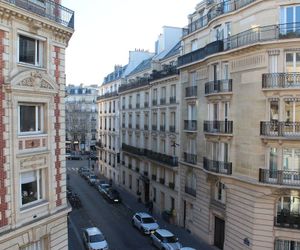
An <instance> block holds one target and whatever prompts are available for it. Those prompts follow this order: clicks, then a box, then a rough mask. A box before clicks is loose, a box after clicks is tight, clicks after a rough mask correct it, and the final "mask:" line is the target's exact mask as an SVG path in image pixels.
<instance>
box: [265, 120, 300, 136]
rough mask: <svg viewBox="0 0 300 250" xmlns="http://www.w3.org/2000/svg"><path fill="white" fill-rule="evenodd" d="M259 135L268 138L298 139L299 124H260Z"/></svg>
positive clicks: (271, 122)
mask: <svg viewBox="0 0 300 250" xmlns="http://www.w3.org/2000/svg"><path fill="white" fill-rule="evenodd" d="M260 135H262V136H269V137H285V138H298V137H300V122H278V121H270V122H260Z"/></svg>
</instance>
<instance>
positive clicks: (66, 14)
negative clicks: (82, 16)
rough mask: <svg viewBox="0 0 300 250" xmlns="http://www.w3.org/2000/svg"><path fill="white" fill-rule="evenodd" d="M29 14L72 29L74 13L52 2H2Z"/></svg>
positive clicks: (48, 0) (45, 0)
mask: <svg viewBox="0 0 300 250" xmlns="http://www.w3.org/2000/svg"><path fill="white" fill-rule="evenodd" d="M4 1H5V2H8V3H10V4H13V5H15V6H17V7H19V8H22V9H24V10H27V11H29V12H31V13H34V14H36V15H39V16H41V17H45V18H47V19H49V20H51V21H54V22H56V23H58V24H61V25H63V26H65V27H68V28H71V29H74V11H73V10H70V9H68V8H66V7H64V6H62V5H60V4H58V3H55V2H54V1H50V0H44V1H40V2H34V1H30V0H4Z"/></svg>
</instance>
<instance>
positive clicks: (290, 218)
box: [274, 211, 300, 230]
mask: <svg viewBox="0 0 300 250" xmlns="http://www.w3.org/2000/svg"><path fill="white" fill-rule="evenodd" d="M274 226H276V227H283V228H292V229H298V230H299V229H300V214H299V212H298V213H291V212H290V211H282V212H280V213H278V214H277V216H275V217H274Z"/></svg>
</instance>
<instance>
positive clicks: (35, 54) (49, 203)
mask: <svg viewBox="0 0 300 250" xmlns="http://www.w3.org/2000/svg"><path fill="white" fill-rule="evenodd" d="M0 6H1V20H0V23H1V25H0V61H1V74H0V85H1V95H0V106H1V113H0V114H1V115H0V123H1V126H0V142H1V147H0V151H1V153H0V162H1V164H0V190H1V192H0V214H1V216H0V249H22V250H25V249H68V231H67V230H68V229H67V214H68V212H70V208H69V207H68V205H67V200H66V178H65V171H66V170H65V159H64V155H65V117H64V116H65V111H64V108H65V104H64V97H65V50H66V47H67V44H68V41H69V40H70V38H71V36H72V34H73V32H74V12H73V11H71V10H69V9H67V8H65V7H63V6H61V5H60V1H59V0H57V1H54V2H52V1H48V0H45V1H22V0H20V1H9V0H3V1H1V3H0Z"/></svg>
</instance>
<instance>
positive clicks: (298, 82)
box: [285, 13, 300, 87]
mask: <svg viewBox="0 0 300 250" xmlns="http://www.w3.org/2000/svg"><path fill="white" fill-rule="evenodd" d="M299 15H300V13H299ZM299 25H300V23H299ZM285 71H286V73H287V74H286V82H285V83H286V87H299V86H300V79H299V78H300V77H299V76H298V74H299V72H300V52H289V53H286V55H285Z"/></svg>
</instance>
